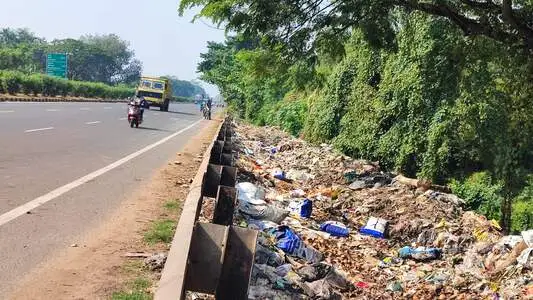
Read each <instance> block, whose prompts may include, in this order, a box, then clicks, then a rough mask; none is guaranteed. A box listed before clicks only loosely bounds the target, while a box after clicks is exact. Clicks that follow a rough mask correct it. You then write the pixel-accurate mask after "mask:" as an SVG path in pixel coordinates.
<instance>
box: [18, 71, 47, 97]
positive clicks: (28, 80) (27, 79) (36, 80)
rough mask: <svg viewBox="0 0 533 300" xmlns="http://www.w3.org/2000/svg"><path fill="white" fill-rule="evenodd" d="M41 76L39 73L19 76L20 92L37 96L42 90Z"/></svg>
mask: <svg viewBox="0 0 533 300" xmlns="http://www.w3.org/2000/svg"><path fill="white" fill-rule="evenodd" d="M43 85H44V83H43V78H42V76H40V75H36V74H34V75H29V76H21V86H22V92H23V93H24V94H26V95H33V96H37V95H38V94H39V93H40V92H41V91H42V90H43Z"/></svg>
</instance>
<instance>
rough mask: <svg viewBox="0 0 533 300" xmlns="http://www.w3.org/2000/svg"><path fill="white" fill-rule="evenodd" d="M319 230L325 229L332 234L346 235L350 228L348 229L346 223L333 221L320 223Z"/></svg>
mask: <svg viewBox="0 0 533 300" xmlns="http://www.w3.org/2000/svg"><path fill="white" fill-rule="evenodd" d="M320 230H322V231H325V232H327V233H329V234H331V235H332V236H338V237H347V236H349V235H350V229H348V227H346V225H344V224H342V223H340V222H335V221H327V222H324V223H322V225H320Z"/></svg>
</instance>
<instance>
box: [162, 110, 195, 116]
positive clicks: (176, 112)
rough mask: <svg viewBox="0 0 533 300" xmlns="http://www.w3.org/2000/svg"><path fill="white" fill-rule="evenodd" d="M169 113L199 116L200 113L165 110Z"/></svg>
mask: <svg viewBox="0 0 533 300" xmlns="http://www.w3.org/2000/svg"><path fill="white" fill-rule="evenodd" d="M167 113H169V114H178V115H187V116H199V115H200V113H197V114H196V113H190V112H183V111H170V110H169V111H167Z"/></svg>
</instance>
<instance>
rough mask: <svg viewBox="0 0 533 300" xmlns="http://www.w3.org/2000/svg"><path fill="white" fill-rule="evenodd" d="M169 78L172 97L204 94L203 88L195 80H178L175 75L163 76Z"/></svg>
mask: <svg viewBox="0 0 533 300" xmlns="http://www.w3.org/2000/svg"><path fill="white" fill-rule="evenodd" d="M164 77H165V78H167V79H169V80H170V84H171V86H172V95H173V96H174V97H181V99H183V98H188V99H194V98H195V97H196V96H197V95H201V96H206V95H207V93H206V92H205V90H204V88H203V87H202V86H201V85H200V84H199V83H197V82H191V81H187V80H179V79H178V78H177V77H175V76H164Z"/></svg>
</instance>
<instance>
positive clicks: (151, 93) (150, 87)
mask: <svg viewBox="0 0 533 300" xmlns="http://www.w3.org/2000/svg"><path fill="white" fill-rule="evenodd" d="M136 92H137V96H138V97H144V99H145V100H146V101H147V102H148V108H150V106H156V107H159V110H161V111H168V106H169V104H170V99H172V87H171V86H170V81H169V80H168V79H166V78H157V77H147V76H143V77H141V81H140V82H139V86H138V87H137V91H136Z"/></svg>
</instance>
